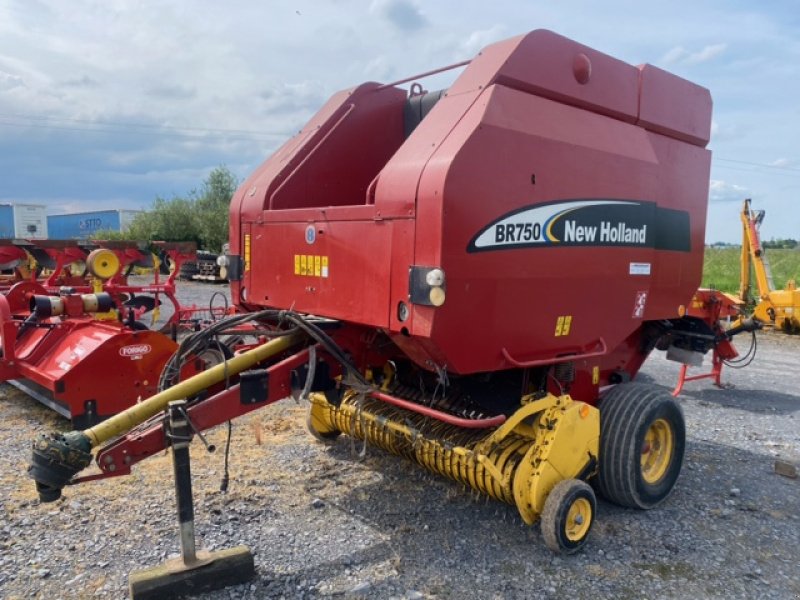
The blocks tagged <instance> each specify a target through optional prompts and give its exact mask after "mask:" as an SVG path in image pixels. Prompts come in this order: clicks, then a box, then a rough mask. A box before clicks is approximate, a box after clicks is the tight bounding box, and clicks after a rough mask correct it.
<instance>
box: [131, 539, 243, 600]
mask: <svg viewBox="0 0 800 600" xmlns="http://www.w3.org/2000/svg"><path fill="white" fill-rule="evenodd" d="M204 555H205V556H206V557H208V558H210V559H211V562H208V563H205V564H203V565H202V566H199V567H194V568H187V567H185V566H184V565H183V560H182V559H181V558H176V559H171V560H168V561H167V562H165V563H163V564H160V565H157V566H155V567H150V568H149V569H142V570H141V571H134V572H132V573H131V574H130V575H129V577H128V590H129V592H130V598H131V600H162V599H167V598H180V597H182V596H189V595H194V594H199V593H201V592H207V591H211V590H217V589H220V588H223V587H227V586H229V585H237V584H240V583H244V582H245V581H249V580H250V579H252V578H253V576H254V575H255V573H256V570H255V564H254V562H253V555H252V554H251V553H250V549H249V548H248V547H247V546H237V547H235V548H226V549H225V550H219V551H215V552H202V551H200V552H198V558H199V559H203V558H204ZM203 562H205V561H203Z"/></svg>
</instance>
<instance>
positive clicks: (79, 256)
mask: <svg viewBox="0 0 800 600" xmlns="http://www.w3.org/2000/svg"><path fill="white" fill-rule="evenodd" d="M18 244H24V249H23V248H22V247H19V246H13V245H12V246H11V247H12V248H14V249H15V250H17V251H18V254H17V255H16V256H18V257H19V256H20V253H21V256H25V251H26V250H27V251H28V252H31V254H33V255H34V257H35V258H36V259H37V261H38V262H39V263H40V264H43V265H44V266H47V267H48V268H49V269H51V274H50V275H49V276H48V277H47V278H46V279H44V280H21V281H15V282H13V284H12V285H10V286H9V287H8V288H7V290H6V291H5V292H4V293H3V294H2V295H0V335H2V342H1V343H2V357H0V381H9V382H10V383H12V384H13V385H16V386H17V387H19V388H20V389H23V390H24V391H25V392H27V393H28V394H30V395H32V396H33V397H35V398H36V399H37V400H39V401H40V402H42V403H44V404H46V405H47V406H49V407H50V408H53V409H54V410H56V411H57V412H59V413H60V414H62V415H64V416H65V417H67V418H70V419H72V421H73V424H74V425H75V426H76V427H78V428H81V429H82V428H84V427H87V426H89V425H91V424H94V423H96V422H98V421H100V420H102V419H104V418H107V417H109V416H111V415H114V414H116V413H118V412H120V411H122V410H124V409H126V408H128V407H129V406H131V405H133V404H135V403H136V402H137V401H138V400H141V399H142V398H147V397H149V396H151V395H153V394H154V393H155V392H156V391H157V385H158V379H159V375H160V373H161V370H162V368H163V367H164V364H165V363H166V361H167V359H169V357H170V356H171V355H172V354H173V352H174V351H175V349H176V348H177V344H176V343H175V342H174V341H173V340H172V339H171V338H170V337H168V336H167V335H164V334H163V333H160V332H157V331H150V330H146V329H144V326H143V325H141V324H139V323H133V322H132V321H135V319H137V318H140V317H141V316H142V314H143V313H144V312H146V311H147V310H148V309H152V308H153V307H155V306H158V305H159V304H160V303H161V302H162V300H161V298H166V299H168V300H169V301H170V302H171V303H172V305H173V308H174V311H173V314H172V315H171V316H170V318H169V319H168V321H167V323H166V325H165V329H168V328H170V327H171V326H172V324H177V323H178V322H179V320H180V319H181V318H183V317H185V316H186V312H187V311H186V309H185V308H184V307H182V306H181V305H180V303H179V302H178V300H177V298H176V296H175V278H176V276H177V274H178V273H179V271H180V265H181V263H182V262H183V261H185V260H188V259H191V258H192V257H193V256H194V253H195V246H194V244H175V243H163V242H155V243H154V245H155V246H157V247H159V248H160V249H161V251H162V252H163V253H164V254H166V255H167V256H168V257H169V259H170V261H171V262H172V263H173V264H174V265H175V268H174V269H173V270H172V272H171V273H170V275H169V277H167V278H166V279H165V280H161V278H160V275H159V273H158V271H157V270H156V271H154V276H153V281H152V283H150V284H147V285H131V284H129V282H128V272H129V269H130V267H132V266H136V265H147V266H152V265H153V262H152V259H151V256H150V253H149V251H145V250H143V249H142V248H140V247H139V245H138V244H136V243H135V242H97V243H94V242H92V243H89V244H86V243H83V244H81V243H78V242H72V241H58V240H56V241H53V240H36V241H35V242H21V241H20V242H18ZM97 247H102V248H106V249H109V250H111V251H112V252H114V254H115V255H116V257H117V259H118V260H119V269H118V270H117V272H116V273H115V274H114V275H113V276H112V277H111V278H110V279H109V280H107V281H104V282H102V289H103V291H104V292H106V293H108V294H109V295H110V296H111V297H112V298H113V299H114V301H115V303H116V305H117V308H118V309H120V316H121V318H122V319H124V321H120V320H116V319H112V320H109V319H97V318H96V316H95V315H94V314H87V313H86V312H85V311H84V309H83V303H82V300H81V294H91V293H93V292H94V291H95V290H96V283H93V282H92V280H91V276H90V275H89V274H87V273H80V274H77V273H72V272H71V271H70V265H71V264H72V263H74V262H76V261H85V260H86V258H87V255H88V253H89V251H90V250H91V249H93V248H97ZM0 248H2V246H0ZM11 252H12V251H11V250H9V249H8V247H7V248H6V254H7V255H9V256H11ZM20 259H21V258H20ZM64 286H67V287H68V288H69V291H68V292H64ZM47 295H53V296H58V297H59V298H60V301H61V302H63V304H64V306H65V311H64V314H63V315H61V316H53V317H50V318H44V319H43V318H38V317H37V318H34V315H32V306H31V301H32V299H33V297H34V296H47ZM141 296H146V297H147V298H148V299H147V301H138V300H137V298H139V297H141ZM137 302H142V304H141V305H140V304H137ZM125 303H127V305H126V304H125Z"/></svg>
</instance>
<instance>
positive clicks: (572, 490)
mask: <svg viewBox="0 0 800 600" xmlns="http://www.w3.org/2000/svg"><path fill="white" fill-rule="evenodd" d="M581 499H583V500H585V501H587V502H588V503H589V505H590V506H591V510H590V516H589V523H588V527H587V528H586V530H585V531H584V532H582V535H581V536H580V537H579V538H576V539H570V537H569V535H568V532H567V529H568V527H569V526H570V523H568V515H569V511H570V509H571V508H572V506H573V504H575V502H576V501H578V500H581ZM596 514H597V499H596V498H595V495H594V490H592V487H591V486H590V485H589V484H588V483H586V482H585V481H580V480H579V479H564V480H563V481H559V482H558V483H557V484H556V485H555V487H554V488H553V490H552V491H551V492H550V494H548V496H547V498H546V499H545V501H544V510H543V511H542V516H541V525H540V527H541V529H542V537H543V538H544V543H545V545H546V546H547V547H548V548H550V550H552V551H553V552H557V553H560V554H573V553H574V552H577V551H578V550H580V549H581V548H582V547H583V546H584V544H586V540H587V538H588V537H589V532H590V531H591V530H592V525H593V524H594V517H595V515H596Z"/></svg>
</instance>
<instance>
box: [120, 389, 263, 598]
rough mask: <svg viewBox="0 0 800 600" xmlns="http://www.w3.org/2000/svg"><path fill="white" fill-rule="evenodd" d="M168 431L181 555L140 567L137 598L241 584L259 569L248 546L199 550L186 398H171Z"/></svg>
mask: <svg viewBox="0 0 800 600" xmlns="http://www.w3.org/2000/svg"><path fill="white" fill-rule="evenodd" d="M167 435H168V436H169V439H170V442H171V446H172V464H173V467H174V471H175V499H176V501H177V505H178V520H179V522H180V542H181V556H179V557H178V558H174V559H171V560H168V561H166V562H165V563H163V564H161V565H158V566H155V567H151V568H149V569H144V570H142V571H134V572H133V573H131V574H130V576H129V577H128V589H129V592H130V597H131V600H150V599H152V600H162V599H163V600H166V599H169V598H181V597H183V596H188V595H193V594H198V593H200V592H206V591H210V590H216V589H219V588H223V587H227V586H229V585H236V584H239V583H243V582H245V581H247V580H249V579H251V578H252V577H253V576H254V575H255V573H256V570H255V565H254V563H253V555H252V554H251V552H250V550H249V549H248V548H247V547H246V546H237V547H236V548H229V549H227V550H219V551H215V552H205V551H203V550H199V551H198V550H196V548H195V539H194V502H193V500H192V472H191V467H190V464H189V444H190V443H191V440H192V429H191V423H189V419H188V417H187V415H186V401H185V400H178V401H175V402H170V404H169V416H168V420H167Z"/></svg>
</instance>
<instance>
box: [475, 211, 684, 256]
mask: <svg viewBox="0 0 800 600" xmlns="http://www.w3.org/2000/svg"><path fill="white" fill-rule="evenodd" d="M548 246H549V247H553V246H634V247H636V246H638V247H642V248H656V249H659V250H678V251H683V252H688V251H689V250H690V249H691V247H690V246H691V244H690V232H689V213H688V212H686V211H679V210H673V209H667V208H661V207H658V206H656V204H655V203H654V202H643V201H637V200H613V199H599V198H598V199H582V200H563V201H558V202H550V203H545V204H536V205H532V206H526V207H523V208H521V209H518V210H515V211H513V212H511V213H507V214H505V215H503V216H501V217H500V218H498V219H497V220H495V221H492V222H491V223H490V224H489V225H487V226H486V227H484V228H483V229H482V230H481V231H480V232H478V234H477V235H476V236H475V237H474V238H473V239H472V240H471V241H470V243H469V245H468V246H467V252H485V251H488V250H505V249H514V248H536V247H540V248H541V247H548Z"/></svg>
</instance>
